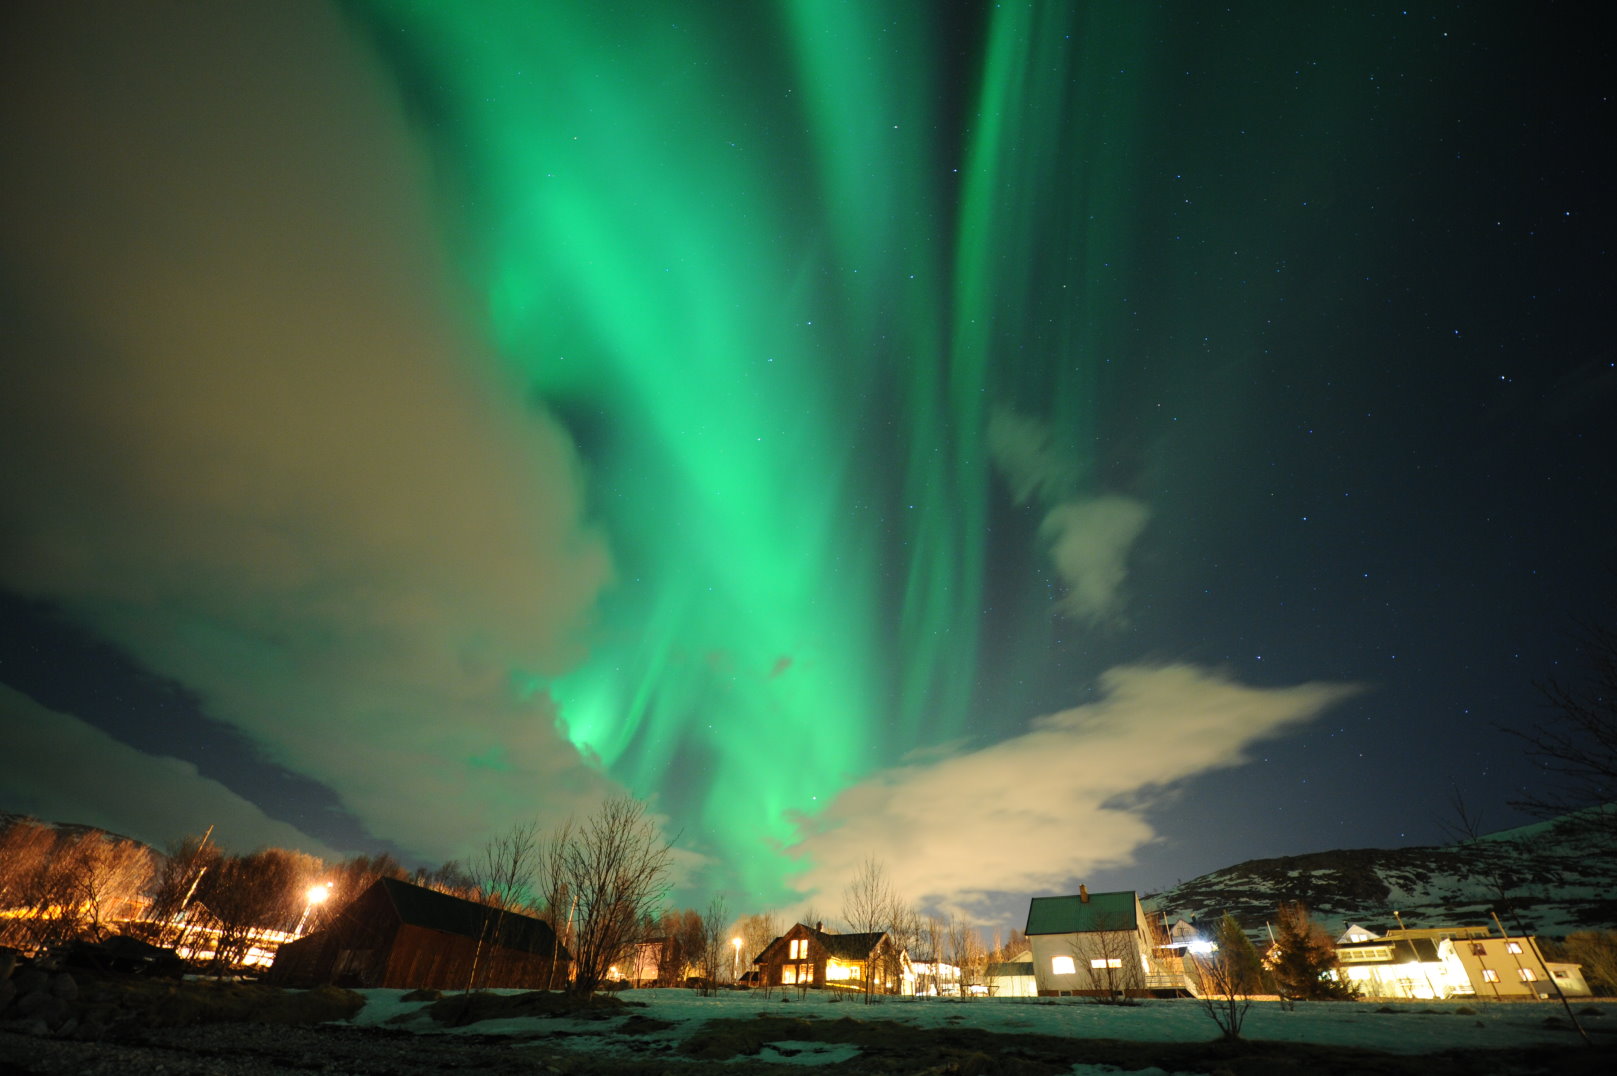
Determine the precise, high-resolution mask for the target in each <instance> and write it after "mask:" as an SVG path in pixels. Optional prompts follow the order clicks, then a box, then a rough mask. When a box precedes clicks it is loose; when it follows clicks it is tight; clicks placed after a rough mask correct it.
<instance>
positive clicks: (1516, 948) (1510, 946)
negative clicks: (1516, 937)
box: [1505, 942, 1522, 953]
mask: <svg viewBox="0 0 1617 1076" xmlns="http://www.w3.org/2000/svg"><path fill="white" fill-rule="evenodd" d="M1521 951H1522V946H1521V943H1520V942H1506V943H1505V952H1507V953H1519V952H1521Z"/></svg>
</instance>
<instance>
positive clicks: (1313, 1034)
mask: <svg viewBox="0 0 1617 1076" xmlns="http://www.w3.org/2000/svg"><path fill="white" fill-rule="evenodd" d="M359 993H361V994H362V995H364V997H365V998H366V1005H365V1008H364V1009H363V1010H361V1012H360V1013H359V1014H358V1015H357V1016H356V1017H355V1018H354V1021H353V1022H354V1023H356V1024H361V1025H366V1026H374V1025H376V1024H381V1023H386V1022H387V1021H388V1020H389V1019H390V1018H392V1017H394V1016H397V1015H399V1014H401V1013H406V1012H411V1011H419V1010H420V1009H422V1008H424V1007H425V1005H424V1004H423V1003H419V1002H403V1001H401V1000H400V999H401V996H402V994H403V993H404V991H400V990H362V991H359ZM623 997H624V1000H626V1001H630V1002H636V1003H640V1004H636V1005H634V1006H633V1007H631V1008H628V1009H626V1010H624V1012H623V1014H622V1016H617V1017H613V1018H612V1019H609V1020H579V1019H572V1018H546V1017H518V1018H510V1019H502V1020H488V1021H483V1022H480V1023H475V1024H469V1025H466V1026H465V1027H459V1028H443V1027H440V1026H439V1025H436V1024H433V1023H431V1022H430V1021H429V1020H427V1019H426V1018H425V1017H423V1018H422V1019H421V1020H419V1021H414V1022H411V1023H409V1024H407V1025H405V1027H406V1028H407V1029H408V1030H411V1031H416V1032H419V1033H426V1034H459V1035H509V1036H512V1037H515V1038H523V1039H530V1040H531V1039H542V1038H549V1037H553V1036H559V1037H565V1038H566V1048H568V1049H570V1050H579V1051H589V1052H603V1053H620V1052H624V1051H635V1052H642V1051H644V1050H645V1049H647V1048H648V1047H659V1046H660V1047H663V1048H671V1047H672V1045H673V1044H675V1043H678V1042H682V1041H684V1040H685V1039H686V1038H688V1037H689V1036H691V1035H692V1034H694V1033H695V1032H696V1031H697V1030H698V1029H699V1028H700V1027H701V1026H702V1024H704V1023H706V1022H707V1021H709V1020H713V1019H719V1018H730V1019H752V1018H754V1017H757V1016H793V1017H800V1018H804V1019H810V1020H816V1019H824V1020H835V1019H840V1018H851V1019H855V1020H891V1021H894V1022H897V1023H903V1024H908V1025H910V1026H913V1027H918V1028H944V1027H962V1026H964V1027H972V1028H978V1029H981V1030H984V1031H994V1032H1000V1033H1003V1034H1011V1035H1015V1034H1033V1035H1056V1036H1062V1037H1067V1038H1105V1039H1125V1040H1130V1041H1135V1042H1205V1041H1209V1040H1211V1039H1214V1038H1217V1037H1218V1031H1217V1028H1216V1027H1215V1026H1214V1024H1213V1022H1212V1020H1211V1019H1209V1018H1208V1016H1207V1014H1206V1012H1205V1011H1204V1010H1203V1008H1202V1007H1201V1005H1200V1003H1198V1002H1196V1001H1194V1000H1191V999H1173V1000H1149V1001H1144V1002H1141V1003H1140V1004H1138V1005H1129V1006H1117V1005H1097V1004H1095V1003H1093V1002H1091V1001H1088V1000H1086V999H1083V998H978V999H972V1000H962V999H957V998H930V999H924V1000H909V999H900V998H893V999H885V1000H883V1001H882V1002H881V1003H879V1004H874V1005H863V1004H855V1003H848V1002H844V1001H841V1000H840V998H839V1000H838V1001H837V1002H832V1001H831V1000H829V997H827V996H823V995H816V994H814V993H810V995H809V996H808V997H807V998H803V999H799V998H797V997H795V996H793V997H792V998H791V1000H790V1001H787V1000H784V999H783V998H782V996H781V995H779V994H776V995H775V996H774V997H773V998H769V999H766V998H764V997H762V996H760V995H758V994H756V993H752V992H747V991H733V992H731V991H726V992H723V993H720V994H716V995H713V996H711V997H706V998H703V997H698V996H697V995H696V994H695V993H694V992H692V991H690V990H683V989H678V988H669V989H649V990H635V991H631V992H629V993H627V994H625V995H623ZM830 997H837V995H830ZM642 1006H643V1007H642ZM1463 1007H1464V1008H1465V1009H1467V1010H1469V1011H1466V1012H1462V1011H1460V1010H1461V1008H1462V1004H1461V1003H1455V1002H1407V1003H1402V1004H1399V1003H1392V1004H1381V1003H1379V1002H1301V1003H1298V1004H1297V1006H1296V1008H1295V1009H1293V1010H1287V1009H1284V1008H1282V1007H1281V1006H1280V1005H1279V1004H1277V1003H1274V1002H1255V1003H1254V1004H1253V1006H1252V1008H1251V1010H1250V1011H1249V1013H1248V1015H1247V1021H1246V1026H1245V1028H1244V1029H1243V1031H1242V1034H1243V1037H1245V1038H1247V1039H1268V1040H1271V1041H1276V1042H1307V1043H1318V1044H1321V1045H1330V1046H1358V1047H1364V1048H1366V1049H1371V1050H1384V1051H1387V1052H1391V1053H1403V1054H1419V1053H1430V1052H1434V1051H1438V1050H1449V1049H1461V1048H1468V1047H1469V1048H1477V1049H1498V1048H1504V1047H1516V1046H1526V1045H1533V1044H1539V1043H1544V1044H1570V1043H1575V1042H1576V1041H1577V1038H1576V1035H1575V1034H1574V1033H1573V1032H1572V1031H1571V1030H1570V1029H1569V1028H1566V1027H1565V1026H1563V1025H1564V1019H1565V1013H1564V1010H1563V1009H1562V1008H1561V1006H1560V1004H1559V1003H1557V1002H1541V1001H1481V1000H1468V1001H1466V1002H1464V1003H1463ZM1597 1007H1598V1008H1599V1009H1600V1011H1601V1012H1602V1013H1603V1014H1604V1016H1602V1017H1599V1018H1592V1019H1593V1020H1595V1021H1596V1023H1597V1024H1598V1023H1599V1022H1603V1021H1604V1020H1610V1019H1617V1006H1613V1005H1609V1004H1605V1005H1599V1006H1597ZM630 1016H642V1017H647V1018H650V1019H653V1020H659V1021H665V1022H667V1023H669V1024H671V1025H672V1026H671V1027H669V1028H668V1029H667V1030H663V1031H657V1032H652V1033H650V1034H645V1033H642V1034H638V1035H619V1034H617V1029H618V1028H619V1027H620V1026H621V1025H622V1024H623V1022H624V1021H625V1020H626V1019H628V1018H629V1017H630ZM1551 1017H1553V1018H1554V1020H1550V1019H1549V1018H1551ZM394 1026H399V1025H394ZM776 1046H780V1047H785V1048H786V1049H801V1050H805V1051H807V1050H808V1049H809V1048H810V1047H812V1048H813V1049H815V1050H821V1051H825V1050H830V1049H832V1048H833V1044H827V1043H795V1042H788V1043H778V1044H776ZM834 1048H835V1049H842V1047H841V1046H835V1047H834ZM850 1049H852V1048H851V1047H850ZM775 1052H776V1053H780V1051H779V1050H776V1051H775ZM806 1056H808V1055H806V1054H804V1053H799V1054H797V1055H794V1057H793V1058H790V1060H795V1059H797V1058H804V1057H806ZM848 1056H850V1057H851V1056H855V1055H854V1054H849V1055H848ZM771 1059H774V1058H773V1057H771ZM782 1059H788V1058H785V1055H784V1054H783V1055H782ZM841 1059H842V1058H840V1057H838V1058H835V1059H833V1058H832V1057H831V1056H829V1055H827V1054H824V1053H821V1054H818V1055H815V1057H814V1062H813V1063H825V1064H830V1063H832V1062H833V1060H841ZM803 1063H809V1062H808V1061H806V1060H805V1061H804V1062H803ZM1094 1071H1095V1072H1102V1071H1106V1070H1103V1069H1095V1070H1094Z"/></svg>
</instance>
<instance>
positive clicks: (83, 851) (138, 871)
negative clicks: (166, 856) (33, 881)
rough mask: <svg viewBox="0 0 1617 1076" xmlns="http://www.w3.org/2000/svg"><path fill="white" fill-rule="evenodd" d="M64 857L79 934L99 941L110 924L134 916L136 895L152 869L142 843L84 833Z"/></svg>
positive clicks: (150, 860)
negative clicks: (75, 909)
mask: <svg viewBox="0 0 1617 1076" xmlns="http://www.w3.org/2000/svg"><path fill="white" fill-rule="evenodd" d="M65 859H66V867H67V869H68V871H69V872H70V880H69V886H68V892H69V893H71V894H72V898H73V901H74V903H75V904H76V906H77V917H78V920H79V933H81V934H82V935H84V936H87V937H89V938H90V939H91V940H93V941H100V940H102V938H104V937H105V936H106V934H107V932H108V929H109V927H111V926H112V925H113V923H115V922H118V921H123V920H127V919H131V918H133V916H134V912H135V909H136V901H137V898H138V897H139V896H140V893H141V891H142V890H143V889H144V888H145V887H146V882H147V880H148V879H150V878H151V876H152V870H153V864H152V855H151V852H150V851H149V850H148V849H147V848H146V846H145V845H142V844H137V843H135V842H134V841H126V840H119V839H117V838H113V837H108V836H107V835H105V834H101V833H85V834H83V835H82V836H80V837H79V839H78V840H76V841H74V842H73V845H72V847H71V848H70V849H68V850H67V855H66V857H65Z"/></svg>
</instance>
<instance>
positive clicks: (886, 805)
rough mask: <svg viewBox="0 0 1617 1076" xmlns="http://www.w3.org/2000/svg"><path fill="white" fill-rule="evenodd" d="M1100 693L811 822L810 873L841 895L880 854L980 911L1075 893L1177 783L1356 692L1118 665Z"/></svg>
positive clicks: (911, 881) (807, 876)
mask: <svg viewBox="0 0 1617 1076" xmlns="http://www.w3.org/2000/svg"><path fill="white" fill-rule="evenodd" d="M1100 686H1101V689H1102V696H1101V698H1100V699H1099V700H1097V701H1096V702H1093V703H1087V704H1085V705H1082V706H1078V707H1074V708H1073V709H1070V710H1063V711H1061V712H1059V713H1055V714H1050V715H1047V716H1045V717H1040V718H1038V719H1036V720H1034V721H1033V722H1032V723H1031V725H1030V726H1029V728H1028V730H1027V731H1026V732H1024V733H1022V734H1021V735H1019V736H1015V737H1012V738H1010V739H1008V740H1005V741H1002V742H1000V743H996V744H993V745H990V746H988V747H984V748H981V749H979V750H976V751H969V752H965V753H959V754H954V755H952V756H949V757H944V758H938V759H930V760H924V761H920V762H917V763H915V764H912V765H903V766H898V767H895V768H893V769H889V770H884V771H882V772H879V773H876V774H874V775H872V776H871V777H869V778H867V779H866V780H864V781H862V782H860V783H858V784H857V785H854V786H853V787H851V788H848V789H846V790H845V791H844V792H842V793H841V794H840V795H839V796H838V797H837V798H836V800H835V801H834V802H833V803H832V805H831V806H830V808H828V809H827V810H826V811H825V812H824V813H823V814H821V815H819V816H817V817H815V818H813V819H811V820H805V821H804V822H803V824H802V825H803V835H802V839H801V840H800V841H799V843H798V844H797V845H796V846H795V847H794V848H793V849H792V851H793V853H794V854H795V855H798V856H800V857H801V858H802V859H803V860H804V861H805V862H806V863H807V864H808V867H807V869H806V870H805V871H804V872H803V873H802V874H801V875H800V876H799V877H798V878H797V879H796V882H795V884H796V885H797V887H798V888H799V890H800V891H801V892H803V893H805V894H809V895H810V896H811V897H812V895H813V894H815V893H819V894H822V895H823V899H824V900H827V901H835V900H836V899H837V897H838V896H839V895H840V894H841V892H842V888H843V887H844V886H845V885H846V883H847V879H849V878H851V877H852V876H853V872H854V871H855V870H856V869H857V867H858V865H859V863H860V862H861V861H862V860H864V859H865V858H866V857H868V856H875V857H877V858H878V859H880V860H882V861H884V863H885V866H886V868H887V872H888V874H889V876H890V878H891V879H892V880H893V882H894V884H895V888H896V889H897V890H898V891H899V892H900V893H903V894H905V895H907V896H908V897H909V898H910V899H912V900H916V901H919V902H922V903H924V904H929V905H933V906H945V907H950V908H959V909H966V910H969V909H970V908H971V907H972V906H974V905H980V904H981V903H982V902H984V901H986V900H988V899H990V898H991V896H992V895H993V894H994V893H998V892H1015V893H1021V894H1027V893H1040V892H1048V891H1050V890H1052V889H1067V888H1070V887H1072V886H1075V885H1076V884H1077V881H1078V880H1080V879H1081V878H1082V877H1083V876H1084V875H1085V874H1087V873H1089V872H1092V871H1095V870H1099V869H1103V868H1112V867H1118V866H1123V865H1126V864H1128V863H1129V862H1130V861H1131V860H1132V858H1133V856H1134V854H1135V852H1136V851H1137V850H1138V849H1140V848H1141V847H1143V846H1144V845H1146V844H1147V843H1149V842H1151V841H1153V840H1155V839H1156V831H1155V829H1154V828H1153V826H1152V824H1151V821H1150V814H1151V811H1152V809H1153V808H1155V807H1157V806H1160V805H1162V804H1163V803H1164V802H1166V800H1167V799H1168V797H1169V796H1170V795H1171V794H1172V793H1173V792H1174V790H1175V787H1176V786H1177V785H1179V784H1180V783H1182V782H1184V781H1186V780H1187V779H1189V778H1192V777H1195V776H1196V775H1198V774H1203V773H1207V772H1209V771H1212V770H1217V769H1222V768H1226V767H1230V766H1237V765H1240V764H1241V763H1243V762H1245V761H1246V760H1247V758H1248V750H1249V748H1250V747H1251V745H1252V744H1254V743H1255V742H1257V741H1259V740H1262V739H1264V738H1266V737H1271V736H1274V735H1276V734H1277V733H1279V732H1281V731H1282V730H1284V729H1286V728H1288V727H1290V726H1293V725H1296V724H1299V723H1301V722H1304V721H1307V720H1309V719H1311V718H1313V717H1315V716H1316V715H1318V714H1319V713H1320V712H1321V711H1323V710H1324V709H1325V708H1326V707H1328V706H1330V705H1331V704H1333V703H1336V702H1338V701H1340V700H1342V699H1345V698H1347V697H1348V696H1350V695H1352V694H1353V693H1354V692H1355V691H1356V690H1357V689H1356V688H1355V687H1354V686H1352V685H1347V684H1332V683H1307V684H1300V685H1298V686H1295V687H1287V688H1255V687H1248V686H1245V685H1243V684H1239V683H1236V682H1234V681H1232V680H1230V679H1228V678H1227V677H1224V676H1221V675H1219V674H1216V673H1213V672H1209V671H1207V670H1205V669H1200V668H1197V667H1194V666H1188V665H1170V666H1161V667H1152V666H1143V665H1131V666H1123V667H1119V668H1115V669H1112V670H1110V671H1108V672H1107V673H1105V674H1104V675H1103V676H1102V678H1101V683H1100Z"/></svg>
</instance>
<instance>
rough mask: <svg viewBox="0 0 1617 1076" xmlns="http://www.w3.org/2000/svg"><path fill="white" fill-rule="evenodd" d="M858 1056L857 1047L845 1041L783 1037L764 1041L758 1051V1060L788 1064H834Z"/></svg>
mask: <svg viewBox="0 0 1617 1076" xmlns="http://www.w3.org/2000/svg"><path fill="white" fill-rule="evenodd" d="M858 1056H859V1047H857V1046H854V1045H853V1044H851V1043H846V1042H800V1041H798V1040H796V1039H785V1040H782V1041H781V1042H766V1043H764V1045H763V1047H762V1048H761V1049H760V1050H759V1051H758V1060H760V1061H775V1062H784V1063H786V1064H788V1065H835V1064H838V1063H840V1062H843V1061H851V1060H853V1059H854V1058H856V1057H858Z"/></svg>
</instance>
